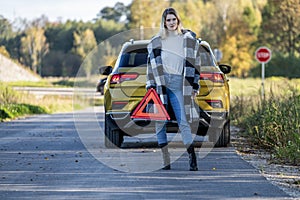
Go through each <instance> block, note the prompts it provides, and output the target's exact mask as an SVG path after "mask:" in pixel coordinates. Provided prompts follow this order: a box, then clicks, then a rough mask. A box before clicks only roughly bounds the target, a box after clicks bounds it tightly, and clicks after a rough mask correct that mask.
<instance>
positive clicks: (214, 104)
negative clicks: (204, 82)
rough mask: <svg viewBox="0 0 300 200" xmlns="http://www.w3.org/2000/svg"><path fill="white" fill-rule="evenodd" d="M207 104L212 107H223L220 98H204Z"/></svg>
mask: <svg viewBox="0 0 300 200" xmlns="http://www.w3.org/2000/svg"><path fill="white" fill-rule="evenodd" d="M205 101H206V103H208V105H210V106H211V107H213V108H223V103H222V101H221V100H205Z"/></svg>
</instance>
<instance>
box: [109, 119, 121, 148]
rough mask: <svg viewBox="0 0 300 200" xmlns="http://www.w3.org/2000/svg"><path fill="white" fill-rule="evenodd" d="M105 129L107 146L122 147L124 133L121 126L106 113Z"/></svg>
mask: <svg viewBox="0 0 300 200" xmlns="http://www.w3.org/2000/svg"><path fill="white" fill-rule="evenodd" d="M104 126H105V131H104V135H105V138H104V144H105V146H106V147H107V148H119V147H121V145H122V143H123V140H124V135H123V133H122V131H121V130H120V128H119V127H118V126H117V125H116V123H115V121H114V120H113V119H112V118H111V117H110V116H109V115H105V123H104Z"/></svg>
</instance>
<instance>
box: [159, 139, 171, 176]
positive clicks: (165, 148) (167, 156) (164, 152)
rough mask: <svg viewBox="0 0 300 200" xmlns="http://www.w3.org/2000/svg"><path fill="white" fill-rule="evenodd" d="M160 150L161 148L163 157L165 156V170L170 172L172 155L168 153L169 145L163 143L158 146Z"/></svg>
mask: <svg viewBox="0 0 300 200" xmlns="http://www.w3.org/2000/svg"><path fill="white" fill-rule="evenodd" d="M158 146H159V148H161V152H162V156H163V161H164V162H163V165H164V166H163V168H162V169H163V170H170V169H171V159H170V153H169V151H168V144H167V143H163V144H159V145H158Z"/></svg>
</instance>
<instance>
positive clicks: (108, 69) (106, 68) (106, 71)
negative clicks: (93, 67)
mask: <svg viewBox="0 0 300 200" xmlns="http://www.w3.org/2000/svg"><path fill="white" fill-rule="evenodd" d="M111 72H112V66H103V67H100V68H99V73H100V74H102V75H109V74H110V73H111Z"/></svg>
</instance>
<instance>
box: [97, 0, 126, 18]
mask: <svg viewBox="0 0 300 200" xmlns="http://www.w3.org/2000/svg"><path fill="white" fill-rule="evenodd" d="M128 16H129V9H128V7H127V6H125V5H124V3H121V2H117V3H116V4H115V6H114V7H104V8H103V9H102V10H101V11H100V12H99V13H98V14H97V17H98V18H100V19H105V20H113V21H115V22H122V21H123V22H126V21H128Z"/></svg>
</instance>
